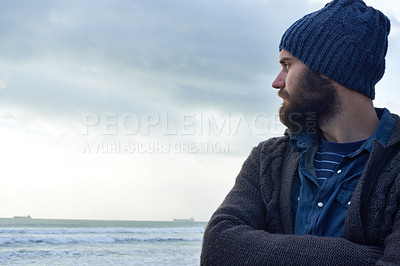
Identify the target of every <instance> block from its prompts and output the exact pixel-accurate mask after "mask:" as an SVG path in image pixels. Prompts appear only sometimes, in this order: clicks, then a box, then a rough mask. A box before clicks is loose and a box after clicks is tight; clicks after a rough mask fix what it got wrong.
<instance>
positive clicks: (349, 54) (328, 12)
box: [279, 0, 390, 99]
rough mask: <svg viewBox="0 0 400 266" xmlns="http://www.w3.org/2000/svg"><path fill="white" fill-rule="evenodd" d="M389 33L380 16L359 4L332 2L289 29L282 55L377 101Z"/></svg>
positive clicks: (358, 0)
mask: <svg viewBox="0 0 400 266" xmlns="http://www.w3.org/2000/svg"><path fill="white" fill-rule="evenodd" d="M389 32H390V20H389V19H388V18H387V17H386V16H385V15H384V14H382V12H380V11H379V10H376V9H374V8H372V7H369V6H367V5H366V4H365V3H364V2H363V1H361V0H333V1H332V2H330V3H328V4H327V5H326V6H325V7H324V8H322V9H320V10H318V11H315V12H313V13H311V14H308V15H306V16H304V17H303V18H301V19H299V20H298V21H296V22H295V23H294V24H293V25H292V26H290V27H289V29H287V30H286V32H285V33H284V35H283V36H282V39H281V42H280V45H279V49H280V50H282V49H285V50H286V51H288V52H290V53H291V54H292V55H293V56H295V57H296V58H298V59H300V60H301V61H302V62H303V63H305V64H306V65H307V66H308V67H310V68H311V69H312V70H314V71H316V72H318V73H320V74H324V75H326V76H327V77H329V78H330V79H332V80H334V81H336V82H338V83H339V84H341V85H343V86H345V87H347V88H349V89H351V90H355V91H357V92H359V93H362V94H364V95H366V96H368V97H369V98H371V99H374V98H375V84H376V83H377V82H378V81H379V80H380V79H381V78H382V77H383V74H384V72H385V65H386V64H385V56H386V52H387V48H388V35H389Z"/></svg>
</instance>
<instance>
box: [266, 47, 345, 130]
mask: <svg viewBox="0 0 400 266" xmlns="http://www.w3.org/2000/svg"><path fill="white" fill-rule="evenodd" d="M279 62H280V64H281V65H282V70H281V72H280V73H279V74H278V76H277V77H276V79H275V80H274V82H273V83H272V87H274V88H276V89H279V92H278V95H279V96H280V97H281V98H282V99H283V103H282V106H281V108H280V110H279V116H280V120H281V122H282V123H283V124H284V125H286V126H287V127H288V128H289V129H290V130H291V131H292V132H293V133H299V132H305V133H308V134H316V133H317V132H318V128H319V125H320V123H324V122H328V121H329V119H330V118H332V117H333V116H334V115H336V114H337V112H338V111H339V107H340V102H339V100H338V98H337V94H336V90H335V88H334V86H333V85H331V83H330V82H329V80H328V79H325V78H323V77H321V76H320V75H319V74H317V73H315V72H314V71H312V70H311V69H310V68H308V67H307V66H306V65H305V64H304V63H303V62H301V61H300V60H299V59H297V58H296V57H294V56H293V55H292V54H291V53H289V52H287V51H286V50H282V51H281V54H280V57H279Z"/></svg>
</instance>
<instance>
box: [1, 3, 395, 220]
mask: <svg viewBox="0 0 400 266" xmlns="http://www.w3.org/2000/svg"><path fill="white" fill-rule="evenodd" d="M366 2H367V4H370V5H373V6H374V7H376V8H379V9H381V10H382V11H383V12H384V13H385V14H386V15H387V16H388V17H389V18H390V19H391V22H392V31H391V35H390V40H389V52H388V57H387V71H386V75H385V77H384V79H383V80H382V81H381V82H380V83H379V84H378V86H377V89H376V91H377V95H376V100H375V105H376V106H378V107H387V108H388V109H389V110H390V111H392V112H396V113H400V100H399V99H400V97H399V96H400V92H399V90H398V87H399V86H398V84H399V83H400V78H399V75H398V73H400V60H399V59H400V2H399V1H397V0H380V1H366ZM326 3H327V1H321V0H282V1H273V0H229V1H228V0H214V1H211V0H169V1H162V0H131V1H128V0H100V1H99V0H84V1H70V0H69V1H66V0H59V1H54V0H51V1H50V0H48V1H45V0H39V1H28V0H9V1H6V0H5V1H1V2H0V32H1V37H0V38H1V41H0V159H1V162H2V164H1V168H0V173H1V179H0V202H2V203H3V204H2V207H1V208H0V217H12V216H14V215H28V214H30V215H31V216H32V217H34V218H70V219H73V218H78V219H125V220H171V219H173V218H189V217H194V218H195V219H196V220H202V221H206V220H208V218H209V217H210V215H211V214H212V212H213V211H214V210H215V209H216V208H217V206H218V205H219V204H220V203H221V201H222V200H223V198H224V197H225V195H226V193H227V192H228V191H229V189H230V188H231V187H232V185H233V183H234V180H235V177H236V175H237V174H238V172H239V170H240V167H241V165H242V163H243V161H244V160H245V158H246V157H247V156H248V154H249V153H250V150H251V148H252V147H253V146H255V145H257V143H259V142H260V141H262V140H265V139H267V138H269V137H273V136H279V135H281V134H282V133H283V131H284V127H283V126H282V125H281V124H280V123H279V122H278V119H277V114H278V109H279V106H280V102H281V101H280V100H279V98H278V97H277V91H276V90H274V89H272V88H271V83H272V81H273V79H274V77H275V75H276V74H277V73H278V71H279V68H280V67H279V64H278V62H277V61H278V56H279V50H278V44H279V40H280V37H281V36H282V34H283V32H284V31H285V29H286V28H287V27H289V26H290V25H291V24H292V23H293V22H294V21H296V20H297V19H299V18H300V17H302V16H303V15H305V14H306V13H309V12H312V11H314V10H317V9H320V8H322V7H323V6H324V4H326Z"/></svg>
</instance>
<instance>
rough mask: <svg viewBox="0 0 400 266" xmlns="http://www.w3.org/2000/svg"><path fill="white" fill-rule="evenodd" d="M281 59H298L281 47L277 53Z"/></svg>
mask: <svg viewBox="0 0 400 266" xmlns="http://www.w3.org/2000/svg"><path fill="white" fill-rule="evenodd" d="M282 59H291V60H298V59H297V58H296V57H294V56H293V55H292V54H291V53H289V52H288V51H286V50H285V49H282V50H281V52H280V54H279V60H282ZM299 61H300V60H299Z"/></svg>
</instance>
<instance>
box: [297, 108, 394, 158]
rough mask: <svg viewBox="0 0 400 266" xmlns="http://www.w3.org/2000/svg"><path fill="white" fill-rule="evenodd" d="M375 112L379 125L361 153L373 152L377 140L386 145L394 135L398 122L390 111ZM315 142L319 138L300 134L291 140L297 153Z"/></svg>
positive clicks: (380, 109)
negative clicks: (365, 151)
mask: <svg viewBox="0 0 400 266" xmlns="http://www.w3.org/2000/svg"><path fill="white" fill-rule="evenodd" d="M375 111H376V114H377V115H378V118H379V124H378V126H377V128H376V129H375V131H374V133H372V135H371V136H370V137H369V138H368V139H367V140H366V141H365V142H364V143H363V144H362V145H361V147H360V149H359V150H360V151H361V150H363V149H366V150H368V151H369V152H371V150H372V146H373V142H374V140H375V139H376V140H377V141H379V142H380V143H381V144H382V145H386V144H387V142H388V140H389V138H390V135H391V134H392V131H393V127H394V124H395V122H396V121H395V119H394V118H393V117H392V115H391V114H390V112H389V110H388V109H386V108H375ZM315 142H318V137H317V136H315V135H310V134H306V133H298V134H295V135H293V136H291V138H290V145H291V146H292V148H293V149H294V150H295V151H301V150H304V149H306V150H308V149H310V148H311V146H312V145H313V143H315Z"/></svg>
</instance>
